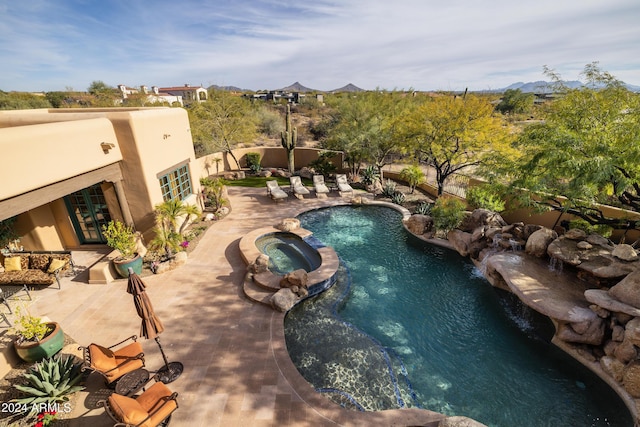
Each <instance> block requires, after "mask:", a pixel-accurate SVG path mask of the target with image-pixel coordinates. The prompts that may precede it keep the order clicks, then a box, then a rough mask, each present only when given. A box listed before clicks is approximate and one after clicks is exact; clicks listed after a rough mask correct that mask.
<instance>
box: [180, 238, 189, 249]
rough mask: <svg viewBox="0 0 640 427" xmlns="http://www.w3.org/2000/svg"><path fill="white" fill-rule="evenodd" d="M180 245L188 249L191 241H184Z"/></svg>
mask: <svg viewBox="0 0 640 427" xmlns="http://www.w3.org/2000/svg"><path fill="white" fill-rule="evenodd" d="M180 246H181V247H182V249H187V248H188V247H189V241H188V240H185V241H183V242H182V243H180Z"/></svg>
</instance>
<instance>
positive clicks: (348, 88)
mask: <svg viewBox="0 0 640 427" xmlns="http://www.w3.org/2000/svg"><path fill="white" fill-rule="evenodd" d="M562 84H563V85H564V86H566V87H568V88H570V89H577V88H579V87H582V86H584V83H582V82H580V81H578V80H570V81H562ZM626 87H627V89H629V90H630V91H633V92H640V86H635V85H631V84H626ZM553 88H554V83H553V82H547V81H543V80H539V81H536V82H528V83H524V82H517V83H513V84H510V85H509V86H507V87H503V88H501V89H493V90H490V91H489V92H494V93H503V92H505V91H506V90H509V89H520V90H521V91H522V92H525V93H552V92H553ZM208 89H215V90H228V91H232V92H255V91H254V90H251V89H242V88H239V87H237V86H217V85H212V86H209V87H208ZM273 90H277V91H282V92H300V93H306V92H320V93H339V92H364V91H365V89H361V88H359V87H358V86H356V85H354V84H352V83H349V84H347V85H345V86H342V87H341V88H338V89H333V90H326V91H325V90H317V89H311V88H308V87H306V86H304V85H303V84H302V83H300V82H295V83H293V84H291V85H289V86H287V87H283V88H281V89H273ZM476 92H487V91H486V90H483V91H476Z"/></svg>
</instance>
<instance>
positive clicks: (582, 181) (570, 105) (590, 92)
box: [499, 63, 640, 229]
mask: <svg viewBox="0 0 640 427" xmlns="http://www.w3.org/2000/svg"><path fill="white" fill-rule="evenodd" d="M546 72H547V74H548V75H550V76H551V77H552V78H553V79H554V80H556V82H560V81H561V80H560V78H559V76H557V75H556V74H555V73H554V72H553V71H551V70H548V69H547V70H546ZM582 75H583V76H584V77H585V78H586V86H585V87H582V88H579V89H568V88H566V87H562V86H561V85H560V86H559V87H560V89H561V90H563V92H562V96H561V97H560V98H559V99H557V100H555V101H553V102H552V103H551V104H549V105H548V106H547V108H546V111H545V117H544V118H545V120H544V122H543V123H540V124H536V125H532V126H529V127H527V128H526V129H525V130H524V132H523V133H522V134H521V135H520V136H519V138H518V139H517V141H516V145H515V148H516V149H517V150H518V152H520V153H521V155H520V156H517V157H514V158H511V159H505V160H504V168H503V169H502V170H501V171H499V172H500V173H501V174H502V176H503V177H508V181H509V183H510V185H511V188H512V189H513V188H526V189H528V190H529V192H517V193H516V192H513V193H514V194H519V195H520V202H521V203H523V204H524V205H527V206H537V207H540V208H543V209H554V210H558V211H563V212H568V213H571V214H574V215H577V216H578V217H581V218H582V219H584V220H586V221H587V222H589V223H590V224H592V225H595V224H604V225H609V226H611V227H613V228H617V229H625V228H638V226H639V221H636V220H631V219H613V218H608V217H606V216H605V215H604V214H603V212H602V211H601V210H600V209H599V208H598V206H597V203H598V202H600V203H608V204H614V205H617V206H619V207H623V208H626V209H630V210H633V211H636V212H640V144H639V143H638V141H640V96H639V95H638V94H636V93H633V92H631V91H629V90H627V89H626V88H625V87H624V85H623V83H622V82H620V81H619V80H617V79H615V78H614V77H613V76H612V75H611V74H609V73H608V72H606V71H602V70H600V68H599V67H598V65H597V63H592V64H589V65H587V66H586V67H585V69H584V71H583V73H582ZM509 160H511V161H509ZM549 195H551V197H549ZM558 196H562V197H564V198H566V199H562V198H561V197H558Z"/></svg>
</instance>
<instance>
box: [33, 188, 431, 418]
mask: <svg viewBox="0 0 640 427" xmlns="http://www.w3.org/2000/svg"><path fill="white" fill-rule="evenodd" d="M229 197H230V199H231V209H232V211H231V213H230V214H229V215H228V216H227V217H226V218H224V219H222V220H221V221H218V222H216V223H214V224H213V225H212V226H211V227H210V228H209V229H208V231H207V232H206V234H205V235H204V236H203V237H202V239H201V240H200V242H199V243H198V247H197V248H196V249H195V250H194V251H193V252H191V253H190V257H189V260H188V262H187V264H186V265H184V266H182V267H180V268H179V269H177V270H174V271H170V272H167V273H165V274H161V275H154V276H149V277H145V278H144V280H145V283H146V284H147V293H148V294H149V296H150V298H151V301H152V302H153V304H154V308H155V311H156V313H157V315H158V317H159V318H160V319H161V320H162V322H163V323H164V325H165V331H164V332H163V333H162V334H161V336H160V340H161V342H162V344H163V347H164V350H165V353H166V354H167V356H168V358H169V360H170V361H180V362H182V363H183V364H184V367H185V370H184V373H183V374H182V376H181V377H180V378H178V379H177V380H176V381H174V382H173V383H171V384H170V385H169V387H170V388H171V389H172V390H174V391H177V392H178V393H179V397H178V399H179V409H178V410H177V411H176V412H175V414H174V416H173V419H172V424H171V425H172V426H190V427H196V426H225V427H229V426H241V425H242V426H245V425H250V426H314V427H316V426H334V425H348V426H351V425H353V426H356V425H358V426H359V425H362V426H370V425H376V426H378V425H379V426H386V425H397V426H401V425H414V426H416V425H424V426H436V425H437V424H438V420H441V419H442V418H443V416H442V415H439V414H435V413H432V412H429V411H421V410H413V409H411V410H395V411H383V412H375V413H360V412H354V411H348V410H345V409H343V408H341V407H339V406H338V405H336V404H334V403H332V402H330V401H329V400H327V399H326V398H324V397H322V396H320V395H319V394H317V393H315V392H314V391H313V389H312V388H311V386H310V385H309V384H308V383H306V381H304V380H303V379H302V377H301V376H300V375H299V374H298V372H297V370H296V369H295V367H294V366H293V364H292V363H291V361H290V359H289V357H288V355H287V353H286V346H285V344H284V334H283V327H282V324H283V322H282V321H283V318H284V316H283V315H282V314H280V313H277V312H275V311H273V310H271V309H270V308H267V307H265V306H262V305H260V304H256V303H252V302H250V301H249V300H248V299H247V298H246V297H245V296H244V295H243V293H242V283H243V281H244V276H245V273H246V266H245V264H244V262H243V261H242V258H241V256H240V252H239V248H238V243H239V240H240V238H241V237H242V236H243V235H244V234H246V233H247V232H249V231H250V230H253V229H255V228H259V227H264V226H266V225H274V224H276V223H278V222H279V220H280V219H282V218H286V217H293V216H296V215H297V214H299V213H301V212H303V211H306V210H309V209H314V208H318V207H322V206H327V205H335V204H343V203H347V202H348V201H349V200H348V198H346V197H345V198H341V197H339V196H337V194H331V195H330V196H329V197H328V198H326V199H316V198H315V197H314V196H313V195H311V196H309V198H308V199H306V200H297V199H295V198H293V197H289V199H288V200H286V201H284V202H280V203H278V204H277V205H276V204H275V203H274V202H273V201H271V200H270V199H269V198H268V197H267V195H266V191H265V190H264V189H249V188H237V187H231V188H229ZM126 285H127V283H126V280H118V281H115V282H113V283H110V284H108V285H88V284H86V283H83V282H81V281H74V280H73V279H65V280H64V281H63V283H62V290H57V289H46V290H44V291H41V292H40V293H39V294H38V297H37V299H36V301H35V302H34V303H33V304H32V306H31V307H30V309H31V312H32V313H33V314H35V315H39V316H47V317H49V318H50V319H52V320H55V321H57V322H59V323H60V324H61V325H62V328H63V329H64V331H65V332H66V333H67V334H68V335H70V336H71V337H72V338H73V339H74V340H75V341H77V342H78V343H79V344H80V345H88V344H89V343H91V342H96V343H100V344H103V345H111V344H113V343H115V342H118V341H120V340H122V339H124V338H126V337H127V336H130V335H133V334H139V329H140V319H139V318H138V316H137V314H136V311H135V308H134V305H133V301H132V298H131V295H129V294H127V292H126ZM141 343H142V346H143V348H144V350H145V353H146V359H147V368H148V369H149V370H152V371H153V370H155V369H158V368H160V367H161V366H162V363H163V362H162V358H161V355H160V352H159V350H158V347H157V345H156V343H155V342H154V341H146V340H144V339H142V340H141ZM106 395H108V390H105V389H104V388H103V387H102V384H101V382H100V381H99V379H98V378H97V375H95V374H94V375H91V376H90V382H89V384H88V389H87V392H83V393H82V395H81V396H80V399H79V400H78V402H77V404H76V407H75V410H74V412H73V417H74V419H73V420H71V423H70V425H71V426H87V425H91V426H98V427H99V426H107V425H112V423H111V422H110V419H109V418H108V417H107V416H106V415H105V414H104V409H102V408H98V409H96V405H95V403H96V401H98V400H100V399H104V397H105V396H106Z"/></svg>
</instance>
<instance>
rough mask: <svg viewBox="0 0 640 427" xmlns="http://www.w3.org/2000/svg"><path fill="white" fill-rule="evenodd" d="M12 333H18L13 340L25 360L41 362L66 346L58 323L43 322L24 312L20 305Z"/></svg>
mask: <svg viewBox="0 0 640 427" xmlns="http://www.w3.org/2000/svg"><path fill="white" fill-rule="evenodd" d="M12 333H14V334H15V335H17V338H16V339H15V341H14V342H13V346H14V348H15V349H16V353H18V356H19V357H20V359H22V360H24V361H25V362H39V361H40V360H42V359H44V358H47V357H51V356H53V355H54V354H56V353H57V352H59V351H60V350H62V347H63V346H64V332H62V328H61V327H60V325H59V324H58V323H56V322H43V321H42V319H41V318H40V317H35V316H31V315H30V314H29V313H28V312H27V313H23V312H22V310H21V309H20V307H18V308H17V309H16V322H15V326H14V327H13V328H12Z"/></svg>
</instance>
